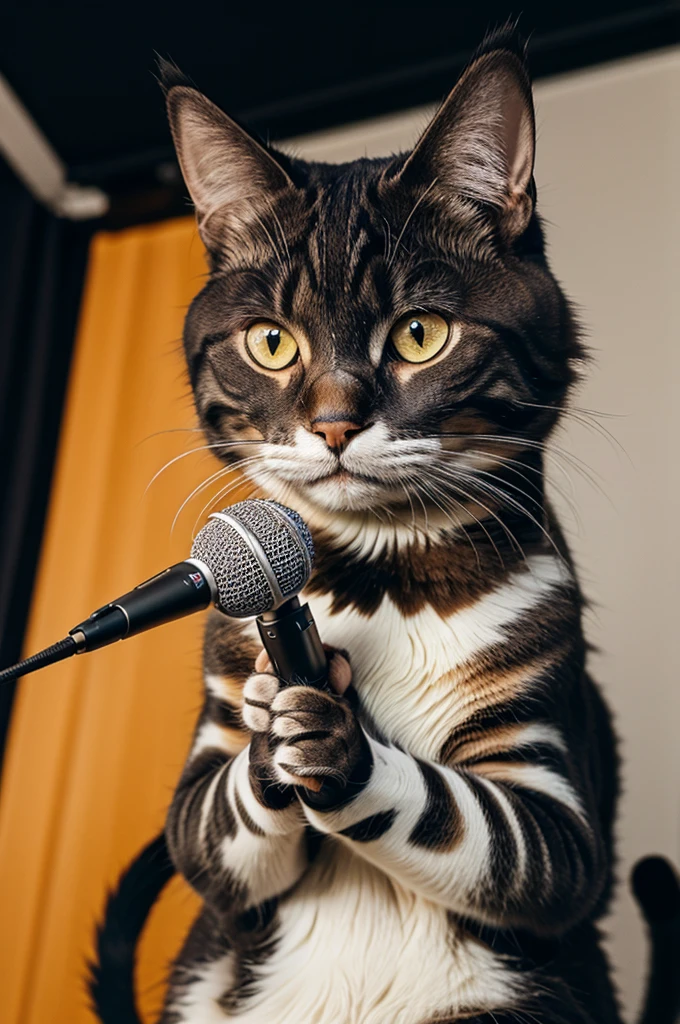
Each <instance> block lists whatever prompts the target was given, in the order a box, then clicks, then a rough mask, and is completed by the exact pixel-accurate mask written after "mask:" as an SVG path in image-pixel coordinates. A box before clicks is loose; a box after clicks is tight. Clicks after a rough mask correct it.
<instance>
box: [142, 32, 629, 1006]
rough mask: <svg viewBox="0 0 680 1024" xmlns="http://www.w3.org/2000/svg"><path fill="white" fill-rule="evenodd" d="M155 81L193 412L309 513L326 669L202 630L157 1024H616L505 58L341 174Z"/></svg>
mask: <svg viewBox="0 0 680 1024" xmlns="http://www.w3.org/2000/svg"><path fill="white" fill-rule="evenodd" d="M165 77H166V87H167V90H168V104H169V109H170V117H171V124H172V127H173V132H174V135H175V140H176V144H177V149H178V154H179V156H180V161H181V163H182V166H183V170H184V174H185V178H186V180H187V184H188V186H189V188H190V191H191V193H192V197H193V199H194V202H195V205H196V208H197V215H198V220H199V228H200V230H201V233H202V235H203V238H204V240H205V242H206V245H207V247H208V250H209V252H210V259H211V275H210V278H209V280H208V283H207V284H206V287H205V288H204V290H203V292H202V293H201V295H199V297H198V298H197V299H196V301H195V302H194V304H193V306H192V308H191V310H190V312H189V315H188V317H187V325H186V333H185V343H186V351H187V358H188V363H189V367H190V373H191V377H192V383H193V387H194V393H195V396H196V405H197V409H198V412H199V415H200V417H201V421H202V423H203V425H204V427H205V430H206V433H207V435H208V437H209V439H210V441H211V443H214V444H220V445H223V448H222V449H217V450H218V451H221V452H222V455H223V458H224V461H225V463H226V465H227V467H229V466H233V465H235V464H236V463H237V461H238V460H239V459H243V460H245V461H243V463H242V465H243V469H244V471H245V473H246V474H247V476H248V477H249V479H250V480H251V482H252V484H253V486H254V488H257V489H258V491H259V493H263V494H267V495H270V496H272V497H276V498H278V499H280V500H283V501H288V502H289V503H291V504H293V505H294V506H295V507H296V508H298V509H299V511H300V512H301V513H302V514H303V515H304V516H305V517H306V519H307V520H308V522H309V524H310V526H311V528H312V530H313V532H314V536H315V543H316V545H317V551H318V557H317V562H316V568H315V572H314V575H313V577H312V579H311V581H310V584H309V587H308V591H307V593H306V595H305V596H306V597H307V598H309V600H310V602H311V605H312V609H313V611H314V615H315V618H316V620H317V624H318V627H319V631H320V634H321V636H322V638H323V639H324V641H325V642H326V643H328V644H329V645H330V649H331V677H332V688H331V690H330V691H329V692H320V691H316V690H313V689H309V688H304V687H289V688H283V687H282V686H281V685H280V683H279V680H278V679H277V678H276V677H275V676H274V675H272V673H271V667H270V666H268V665H267V664H265V662H264V661H263V658H262V655H261V654H260V652H259V645H258V642H257V631H256V629H255V626H254V623H252V622H233V621H230V620H227V619H225V618H223V617H220V616H218V615H215V616H214V617H213V618H211V619H210V621H209V624H208V628H207V633H206V641H205V651H204V672H205V704H204V708H203V711H202V714H201V716H200V719H199V722H198V724H197V728H196V733H195V737H194V741H193V745H192V749H191V752H190V754H189V758H188V761H187V764H186V767H185V769H184V772H183V775H182V778H181V780H180V783H179V786H178V788H177V791H176V793H175V796H174V799H173V801H172V806H171V809H170V813H169V817H168V823H167V839H168V845H169V848H170V851H171V855H172V858H173V860H174V863H175V864H176V866H177V868H178V870H179V871H181V872H182V874H183V875H184V876H185V877H186V878H187V879H188V881H189V882H190V883H191V885H192V886H193V887H194V888H195V889H196V891H197V892H198V893H199V894H200V895H201V897H202V898H203V900H204V909H203V911H202V913H201V914H200V916H199V918H198V919H197V921H196V923H195V925H194V927H193V929H192V931H191V933H190V935H189V936H188V938H187V941H186V944H185V947H184V949H183V951H182V953H181V954H180V956H179V958H178V960H177V963H176V965H175V967H174V971H173V975H172V979H171V984H170V989H169V993H168V997H167V1003H166V1008H165V1011H164V1014H163V1017H162V1022H163V1024H218V1022H223V1021H228V1020H229V1021H231V1020H233V1021H239V1022H242V1024H246V1022H247V1024H251V1022H265V1021H266V1022H276V1024H300V1022H303V1024H338V1022H344V1024H434V1022H439V1024H445V1022H449V1024H453V1022H457V1021H463V1020H465V1021H473V1022H477V1024H494V1022H495V1024H500V1022H503V1024H509V1022H510V1021H530V1020H531V1021H540V1022H542V1024H560V1022H561V1024H595V1022H597V1024H616V1022H618V1021H619V1016H618V1011H617V1009H616V1006H615V1000H614V996H613V993H612V989H611V985H610V982H609V979H608V971H607V965H606V962H605V960H604V957H603V954H602V952H601V950H600V946H599V936H598V932H597V926H596V922H597V920H598V918H599V916H600V915H601V914H602V913H603V911H604V908H605V906H606V902H607V899H608V894H609V890H610V885H611V864H612V848H611V831H612V818H613V813H614V804H615V793H616V754H615V743H614V739H613V735H612V731H611V726H610V723H609V716H608V713H607V710H606V708H605V707H604V705H603V702H602V700H601V698H600V696H599V693H598V690H597V688H596V687H595V685H594V684H593V682H592V681H591V679H590V678H589V676H588V674H587V670H586V645H585V643H584V639H583V634H582V628H581V614H582V607H583V600H582V597H581V593H580V590H579V586H578V582H577V579H576V576H575V573H574V568H573V565H572V563H571V560H570V558H569V554H568V551H567V549H566V546H565V543H564V541H563V538H562V536H561V533H560V530H559V527H558V525H557V523H556V521H555V519H554V516H553V515H552V512H551V510H550V508H549V506H548V504H547V502H546V500H545V496H544V492H543V452H544V446H545V444H546V443H547V440H548V437H549V434H550V432H551V430H552V428H553V427H554V425H555V424H556V422H557V421H558V419H559V415H560V412H561V410H562V408H563V406H564V404H565V402H566V400H567V397H568V393H569V390H570V388H571V386H572V384H573V383H574V381H575V379H576V376H577V372H578V364H579V361H580V359H581V358H582V355H583V352H582V349H581V347H580V345H579V342H578V340H577V337H576V331H575V327H574V323H573V320H572V317H571V314H570V311H569V307H568V304H567V302H566V300H565V299H564V297H563V295H562V293H561V291H560V289H559V287H558V285H557V283H556V282H555V280H554V278H553V277H552V275H551V274H550V271H549V268H548V265H547V263H546V260H545V256H544V252H543V242H542V235H541V229H540V225H539V222H538V219H537V216H536V213H535V190H534V186H533V178H532V168H533V138H534V128H533V124H534V121H533V107H532V103H531V94H530V88H529V84H528V78H527V74H526V68H525V64H524V52H523V49H522V48H521V46H520V45H519V44H518V43H517V41H516V40H515V39H514V37H512V36H511V35H508V34H505V35H501V36H496V37H494V38H492V39H491V40H489V41H487V43H486V44H485V46H484V47H483V48H482V50H481V51H480V53H479V54H478V55H477V57H476V58H475V59H474V60H473V62H472V63H471V65H470V66H469V68H468V69H467V71H466V72H465V73H464V74H463V76H462V77H461V80H460V81H459V83H458V85H457V86H456V88H455V89H454V91H453V93H452V94H451V96H450V97H449V98H448V100H447V101H446V102H445V103H444V104H443V106H442V108H441V110H440V111H439V113H438V115H436V116H435V119H434V121H433V123H432V124H431V125H430V126H429V128H428V129H427V130H426V132H425V133H424V135H423V137H422V138H421V140H420V142H419V143H418V144H417V146H416V147H415V149H414V151H413V152H412V153H410V154H406V155H402V156H398V157H393V158H386V159H384V160H361V161H357V162H356V163H354V164H349V165H344V166H339V167H332V166H327V165H321V164H314V165H310V164H303V163H302V162H301V161H298V160H294V159H291V158H288V157H284V156H282V155H281V154H277V153H275V152H274V151H273V150H271V149H267V148H265V147H263V146H261V145H260V144H259V143H256V142H255V141H253V140H252V139H251V138H250V136H248V135H247V134H246V133H245V132H244V131H243V129H241V128H240V126H238V125H237V124H236V123H235V122H233V121H231V120H230V119H229V118H227V117H226V115H224V114H222V113H221V111H218V110H217V108H215V107H213V106H212V105H211V104H210V103H209V101H207V100H206V99H205V98H204V97H202V96H201V95H200V94H199V93H197V92H196V90H194V89H193V88H191V87H190V86H188V85H187V84H186V83H184V82H183V81H182V80H180V79H179V78H178V77H177V75H176V73H175V72H174V71H173V70H172V69H166V75H165ZM428 310H429V311H434V312H435V313H436V314H437V315H438V316H440V317H442V318H444V319H445V320H446V322H447V323H448V324H449V336H448V341H447V344H446V345H445V346H444V348H443V349H442V351H441V352H440V353H438V354H436V355H435V356H434V357H433V358H432V359H431V360H429V361H424V362H422V363H416V362H414V363H409V362H407V361H404V360H403V359H400V358H399V357H398V353H397V352H396V351H395V348H394V345H393V343H392V340H391V334H390V332H391V325H392V324H393V323H394V322H395V320H397V319H398V318H399V317H401V316H403V315H404V314H405V313H408V312H409V311H415V313H414V315H415V314H416V313H417V312H418V311H421V312H422V311H428ZM254 320H265V321H271V322H274V323H276V324H279V325H281V326H282V327H283V328H285V330H287V331H289V332H290V333H291V334H292V335H293V336H294V338H295V340H296V342H297V345H298V354H297V357H296V359H295V360H294V361H293V362H292V363H291V364H290V365H289V366H287V367H284V368H283V369H281V370H271V369H267V368H265V367H262V366H258V365H255V363H254V361H253V360H252V359H250V358H249V355H248V351H247V348H246V345H245V337H246V334H247V331H248V326H249V324H250V323H252V322H253V321H254ZM337 423H343V424H345V423H347V424H349V425H351V427H352V430H351V431H348V432H347V434H343V435H342V440H341V442H338V443H335V442H334V443H331V442H330V440H329V437H330V436H331V432H330V431H329V427H328V424H331V425H332V424H337ZM319 424H321V425H322V426H324V430H325V431H326V432H325V433H324V430H321V429H320V428H319ZM337 429H338V430H339V429H340V428H337ZM342 429H343V430H344V426H343V428H342ZM336 433H337V431H336ZM334 436H335V435H334ZM307 779H312V780H316V781H317V782H320V783H322V785H321V788H320V789H318V788H317V789H310V788H307V787H306V786H305V785H304V782H305V780H307Z"/></svg>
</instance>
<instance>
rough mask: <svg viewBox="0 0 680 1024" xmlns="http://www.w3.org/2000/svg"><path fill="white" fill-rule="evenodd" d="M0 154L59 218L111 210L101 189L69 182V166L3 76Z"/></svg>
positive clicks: (84, 217) (87, 216)
mask: <svg viewBox="0 0 680 1024" xmlns="http://www.w3.org/2000/svg"><path fill="white" fill-rule="evenodd" d="M0 152H2V154H3V155H4V157H5V159H6V160H7V162H8V164H9V165H10V166H11V167H12V168H13V170H14V172H15V173H16V175H17V176H18V177H19V178H20V179H21V181H23V183H24V185H25V186H26V188H27V189H28V190H29V191H30V192H31V193H32V194H33V195H34V196H35V198H36V199H37V200H39V201H40V202H41V203H44V204H45V206H47V207H49V209H50V210H52V211H53V213H55V214H56V215H57V216H58V217H66V218H68V219H69V220H90V219H92V218H94V217H101V216H102V215H103V214H104V213H106V211H107V210H108V207H109V199H108V196H107V195H106V194H105V193H104V192H102V191H101V189H98V188H95V187H93V186H87V185H78V184H76V183H75V182H71V181H67V180H66V165H65V164H64V162H63V161H62V160H61V159H60V158H59V156H58V155H57V154H56V153H55V151H54V150H53V149H52V147H51V146H50V144H49V142H48V140H47V139H46V138H45V136H44V135H43V133H42V131H41V130H40V128H39V127H38V125H37V124H36V123H35V121H34V120H33V118H32V117H31V115H30V114H29V112H28V111H27V110H26V108H25V107H24V105H23V103H22V102H21V100H20V99H19V97H18V96H17V95H16V93H15V92H14V90H13V89H12V87H11V86H10V85H9V83H8V82H7V81H6V79H5V78H3V77H2V75H0Z"/></svg>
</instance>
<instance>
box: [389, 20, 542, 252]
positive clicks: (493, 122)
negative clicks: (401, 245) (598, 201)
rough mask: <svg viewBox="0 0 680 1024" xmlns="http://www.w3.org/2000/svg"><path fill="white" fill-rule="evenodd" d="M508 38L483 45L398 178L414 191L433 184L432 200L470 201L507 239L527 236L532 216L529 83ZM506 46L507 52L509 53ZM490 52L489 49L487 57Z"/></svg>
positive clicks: (532, 127)
mask: <svg viewBox="0 0 680 1024" xmlns="http://www.w3.org/2000/svg"><path fill="white" fill-rule="evenodd" d="M506 39H508V36H507V30H503V35H502V36H500V37H499V36H498V35H495V36H493V37H491V38H490V39H489V40H487V41H486V42H485V43H484V44H483V52H482V53H481V54H480V55H479V56H478V57H476V58H475V59H474V60H473V61H472V62H471V63H470V64H469V65H468V67H467V68H466V70H465V71H464V72H463V74H462V75H461V77H460V79H459V81H458V83H457V85H456V86H455V87H454V89H453V90H452V92H451V93H450V94H449V96H448V97H447V99H446V100H445V101H444V103H443V104H442V106H441V107H440V109H439V110H438V112H437V113H436V114H435V116H434V118H433V119H432V121H431V122H430V124H429V125H428V127H427V128H426V130H425V132H424V134H423V135H422V137H421V139H420V141H419V142H418V143H417V145H416V147H415V149H414V150H413V152H412V153H411V154H410V156H409V157H408V158H407V160H406V163H405V164H404V166H403V168H402V170H401V172H400V174H399V175H398V177H399V178H400V179H401V180H402V181H403V182H404V183H408V184H409V185H411V186H414V185H415V186H423V185H425V186H427V185H430V184H431V183H432V182H434V180H435V179H436V182H437V194H438V195H439V196H442V197H443V198H444V199H446V198H447V196H448V197H449V198H454V197H455V196H459V197H463V198H466V199H472V200H474V201H475V202H478V203H481V204H483V205H485V206H487V207H492V208H494V209H495V210H496V211H497V213H498V214H499V216H500V220H501V228H502V231H503V232H504V234H506V235H507V236H508V237H514V236H516V235H518V234H520V233H521V232H522V231H524V229H525V228H526V226H527V224H528V223H529V220H530V218H531V213H532V211H533V186H532V178H533V168H534V151H535V135H536V129H535V118H534V106H533V101H532V96H531V83H530V81H529V76H528V73H527V70H526V66H525V64H524V61H523V59H522V58H521V57H520V56H519V55H518V52H517V48H518V47H521V52H522V53H523V52H524V51H523V44H522V43H521V41H520V40H519V37H517V36H513V37H512V45H513V49H512V50H510V49H509V48H506V46H505V44H504V43H503V45H502V46H501V47H500V48H499V43H500V42H501V40H503V41H505V40H506ZM509 45H510V44H509V42H508V46H509ZM489 46H492V48H491V49H488V47H489Z"/></svg>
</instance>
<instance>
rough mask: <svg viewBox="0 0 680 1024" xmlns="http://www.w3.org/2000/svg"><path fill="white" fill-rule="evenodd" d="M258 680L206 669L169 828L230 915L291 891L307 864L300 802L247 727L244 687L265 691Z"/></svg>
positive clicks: (192, 875) (189, 869)
mask: <svg viewBox="0 0 680 1024" xmlns="http://www.w3.org/2000/svg"><path fill="white" fill-rule="evenodd" d="M251 664H252V662H251ZM252 678H253V680H254V683H255V685H254V687H253V686H252V685H249V684H250V681H247V682H246V686H245V688H244V686H243V684H242V683H240V682H238V681H233V680H230V679H229V678H227V677H223V676H218V675H216V674H214V673H213V674H210V673H207V674H206V687H207V695H206V702H205V706H204V709H203V713H202V715H201V718H200V720H199V724H198V728H197V731H196V737H195V740H194V746H193V749H192V752H191V754H190V756H189V759H188V761H187V764H186V766H185V768H184V772H183V774H182V778H181V779H180V783H179V786H178V788H177V791H176V793H175V795H174V798H173V801H172V805H171V807H170V812H169V815H168V820H167V826H166V833H167V838H168V846H169V848H170V852H171V855H172V858H173V861H174V863H175V865H176V866H177V868H178V870H179V871H181V873H182V874H183V875H184V876H185V878H186V879H187V881H188V882H189V883H190V884H191V885H192V886H193V887H194V888H195V889H196V890H197V891H198V892H199V894H200V895H201V896H202V897H203V899H204V900H205V901H206V903H208V904H209V905H210V906H211V907H213V908H214V909H215V910H217V911H219V912H220V913H224V914H230V915H231V914H239V913H241V912H242V911H243V910H245V909H247V908H249V907H253V906H258V905H259V904H261V903H262V902H264V901H265V900H268V899H271V898H272V897H274V896H278V895H280V894H281V893H282V892H285V891H286V890H287V889H289V888H290V887H291V886H292V885H293V884H294V883H295V882H296V881H297V879H298V878H299V877H300V875H301V874H302V872H303V871H304V869H305V867H306V866H307V862H308V858H307V848H306V842H305V826H306V822H305V818H304V814H303V812H302V809H301V807H300V803H299V801H298V800H297V799H295V794H294V791H293V789H292V788H291V787H286V786H283V785H281V783H280V782H279V780H278V779H276V778H274V776H273V773H272V771H271V768H270V767H269V757H268V752H267V749H266V736H265V735H264V734H263V733H261V732H254V733H253V734H252V736H251V735H250V734H249V732H248V731H247V730H246V729H245V728H244V726H243V720H242V714H241V705H242V703H243V692H244V689H249V690H250V691H251V692H256V693H259V687H260V685H261V680H262V678H263V677H262V676H261V675H259V674H258V675H255V676H254V677H252ZM264 678H265V679H267V678H270V677H264ZM276 685H277V686H278V683H277V684H276ZM249 739H250V742H248V741H249Z"/></svg>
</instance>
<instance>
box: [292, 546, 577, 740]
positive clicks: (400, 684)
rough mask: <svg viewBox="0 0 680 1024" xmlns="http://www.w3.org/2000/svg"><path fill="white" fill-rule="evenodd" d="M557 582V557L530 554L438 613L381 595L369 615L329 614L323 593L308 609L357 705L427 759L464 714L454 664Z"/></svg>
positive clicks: (499, 639) (560, 572)
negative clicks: (336, 651)
mask: <svg viewBox="0 0 680 1024" xmlns="http://www.w3.org/2000/svg"><path fill="white" fill-rule="evenodd" d="M564 582H565V569H564V567H563V565H562V564H561V563H560V562H559V561H558V559H557V558H555V557H553V556H550V555H536V556H534V557H533V558H531V559H530V560H529V564H528V567H527V568H526V569H523V570H522V571H521V572H518V573H516V574H515V575H514V576H512V577H510V579H508V580H507V581H506V582H504V583H503V584H501V585H500V586H499V587H497V588H496V589H495V590H493V591H491V592H490V593H488V594H486V595H484V597H482V598H480V599H479V600H478V601H476V602H474V603H473V604H471V605H468V606H467V607H465V608H463V609H461V610H460V611H458V612H455V613H454V614H452V615H450V616H448V617H446V618H444V617H442V616H441V615H439V614H438V612H436V611H435V610H434V609H433V608H431V607H429V606H426V607H425V608H424V609H423V610H422V611H420V612H418V614H416V615H413V616H409V617H405V616H403V615H402V613H401V612H400V610H399V609H398V608H397V606H396V605H395V604H394V603H393V602H392V601H391V600H390V599H389V598H388V597H385V598H384V599H383V601H382V603H381V604H380V607H379V608H378V609H377V610H376V612H375V613H374V614H373V615H371V616H370V617H369V616H366V615H363V614H361V613H359V612H357V611H356V610H355V609H353V608H346V609H344V610H343V611H341V612H339V613H337V614H335V615H333V614H331V611H330V608H331V601H330V599H329V598H328V597H327V596H322V597H320V596H315V597H313V598H311V600H310V607H311V609H312V612H313V614H314V618H315V619H316V623H317V626H318V628H319V634H320V635H321V638H322V639H323V640H324V642H325V643H328V644H331V645H332V646H337V647H341V648H344V649H345V650H347V651H348V652H349V655H350V658H351V661H352V668H353V672H354V683H355V686H356V688H357V690H358V692H359V695H360V697H361V702H362V706H363V707H364V708H365V710H366V711H367V713H368V714H369V715H370V717H371V718H372V719H373V721H374V722H375V723H376V725H377V726H378V728H379V729H380V731H381V732H382V734H383V735H384V736H385V737H386V738H387V739H389V740H391V741H394V742H397V743H399V744H401V745H403V746H404V747H405V748H406V749H407V750H409V751H410V753H412V754H415V755H416V756H418V757H423V758H435V757H436V755H437V753H438V752H439V751H440V750H441V747H442V744H443V743H444V742H445V740H446V739H447V738H448V736H449V735H450V733H451V731H452V729H453V728H454V727H455V726H456V725H457V724H459V723H460V722H461V721H463V720H464V719H465V718H466V717H467V705H466V701H467V700H468V699H469V695H468V694H467V693H466V692H465V691H462V690H461V691H457V689H456V686H455V674H456V669H457V668H460V667H461V666H463V665H465V664H466V663H469V662H471V661H472V660H473V659H474V658H475V657H476V656H477V655H478V654H480V652H482V651H484V650H485V649H487V648H489V647H491V646H493V645H495V644H499V643H503V641H504V639H505V634H504V627H506V626H508V625H510V624H511V623H513V622H515V621H516V620H517V619H519V618H521V617H522V616H523V615H525V614H526V613H527V612H529V611H530V610H531V609H532V608H534V607H535V606H536V605H537V604H538V603H539V602H540V601H542V600H543V599H544V598H545V596H546V595H547V594H548V593H549V592H550V590H551V589H552V588H553V587H555V586H556V585H558V584H560V583H564Z"/></svg>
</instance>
